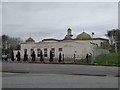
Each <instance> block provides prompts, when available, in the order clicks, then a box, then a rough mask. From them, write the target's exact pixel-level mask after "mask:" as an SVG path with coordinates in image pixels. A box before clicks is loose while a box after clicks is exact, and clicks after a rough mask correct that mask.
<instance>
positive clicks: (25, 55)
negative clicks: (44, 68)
mask: <svg viewBox="0 0 120 90" xmlns="http://www.w3.org/2000/svg"><path fill="white" fill-rule="evenodd" d="M23 61H28V55H27V51H25V53H24V60H23Z"/></svg>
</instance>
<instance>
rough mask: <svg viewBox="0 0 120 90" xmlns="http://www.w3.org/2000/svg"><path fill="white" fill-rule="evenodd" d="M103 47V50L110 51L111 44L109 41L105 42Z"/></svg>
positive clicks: (102, 44)
mask: <svg viewBox="0 0 120 90" xmlns="http://www.w3.org/2000/svg"><path fill="white" fill-rule="evenodd" d="M101 47H102V48H103V49H107V50H109V49H110V44H109V42H108V41H104V42H102V43H101Z"/></svg>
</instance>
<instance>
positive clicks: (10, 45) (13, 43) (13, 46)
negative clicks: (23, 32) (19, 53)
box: [2, 35, 23, 57]
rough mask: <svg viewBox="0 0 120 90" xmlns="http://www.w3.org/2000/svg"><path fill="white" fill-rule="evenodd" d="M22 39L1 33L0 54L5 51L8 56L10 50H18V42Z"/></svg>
mask: <svg viewBox="0 0 120 90" xmlns="http://www.w3.org/2000/svg"><path fill="white" fill-rule="evenodd" d="M22 42H23V41H22V40H21V39H20V38H15V37H10V36H8V35H2V54H5V53H7V55H8V56H9V57H10V53H11V52H12V50H20V43H22Z"/></svg>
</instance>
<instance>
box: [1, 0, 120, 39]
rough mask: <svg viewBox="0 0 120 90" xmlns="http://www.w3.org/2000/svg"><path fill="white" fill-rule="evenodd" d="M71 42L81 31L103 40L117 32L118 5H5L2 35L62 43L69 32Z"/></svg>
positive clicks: (45, 3)
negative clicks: (110, 31)
mask: <svg viewBox="0 0 120 90" xmlns="http://www.w3.org/2000/svg"><path fill="white" fill-rule="evenodd" d="M69 27H70V28H71V29H72V33H73V35H74V38H75V37H76V36H77V35H78V34H80V33H82V32H83V31H85V32H87V33H89V34H91V33H92V32H94V33H95V35H94V37H105V33H107V30H111V29H116V28H118V3H117V2H103V3H102V2H96V3H95V2H75V3H73V2H66V3H65V2H31V3H30V2H26V3H25V2H16V3H13V2H11V3H10V2H9V3H8V2H6V3H5V2H4V3H2V34H7V35H9V36H12V37H20V38H22V39H23V40H25V39H27V38H28V37H29V36H30V34H31V36H32V37H33V38H34V39H35V40H36V41H40V40H42V39H45V38H55V39H63V38H64V36H65V35H66V30H67V29H68V28H69Z"/></svg>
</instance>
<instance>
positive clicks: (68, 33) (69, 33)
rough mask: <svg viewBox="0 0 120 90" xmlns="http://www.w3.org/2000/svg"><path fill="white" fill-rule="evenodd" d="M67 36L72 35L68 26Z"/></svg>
mask: <svg viewBox="0 0 120 90" xmlns="http://www.w3.org/2000/svg"><path fill="white" fill-rule="evenodd" d="M67 36H71V37H72V36H73V35H72V30H71V29H70V28H68V30H67Z"/></svg>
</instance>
